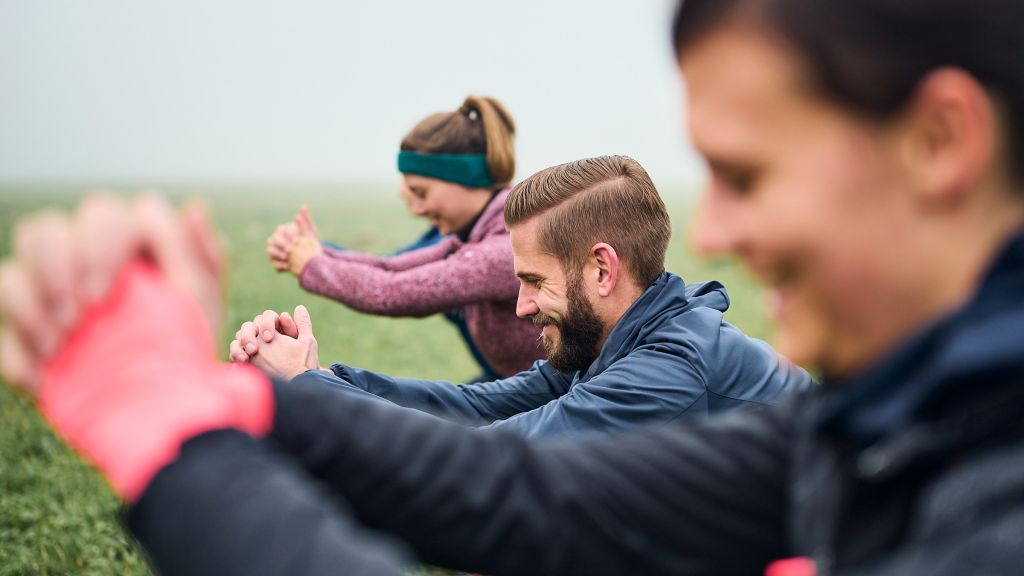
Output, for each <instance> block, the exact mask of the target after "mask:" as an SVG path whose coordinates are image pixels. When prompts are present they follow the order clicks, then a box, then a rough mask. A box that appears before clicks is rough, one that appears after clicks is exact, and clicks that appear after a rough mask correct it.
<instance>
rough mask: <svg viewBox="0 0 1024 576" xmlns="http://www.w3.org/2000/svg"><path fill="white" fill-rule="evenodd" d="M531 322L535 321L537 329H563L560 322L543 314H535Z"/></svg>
mask: <svg viewBox="0 0 1024 576" xmlns="http://www.w3.org/2000/svg"><path fill="white" fill-rule="evenodd" d="M530 320H532V321H533V325H534V326H536V327H537V328H543V327H545V326H554V327H555V328H560V327H561V323H560V322H559V321H558V320H555V319H554V318H552V317H551V316H547V315H545V314H541V313H540V312H538V313H536V314H534V315H533V317H532V318H530Z"/></svg>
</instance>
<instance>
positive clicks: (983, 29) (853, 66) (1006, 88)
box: [672, 0, 1024, 184]
mask: <svg viewBox="0 0 1024 576" xmlns="http://www.w3.org/2000/svg"><path fill="white" fill-rule="evenodd" d="M733 17H740V18H747V19H751V18H753V19H755V21H756V22H758V23H759V24H761V25H763V26H765V27H766V29H768V30H771V31H773V32H775V33H777V34H779V35H780V36H781V38H782V39H784V40H785V41H787V42H788V43H789V44H790V45H791V46H792V47H794V48H795V49H796V51H797V52H798V53H799V54H800V55H801V57H802V58H803V59H804V61H805V63H806V64H807V67H808V69H809V71H810V74H811V79H812V81H814V82H815V83H816V87H817V88H818V89H819V90H820V91H821V93H822V94H823V95H824V96H825V97H826V98H829V99H831V100H833V101H836V102H838V103H840V104H842V105H845V106H847V107H848V108H850V109H852V110H854V111H856V112H859V113H861V114H865V115H867V116H870V117H876V118H886V117H890V116H892V115H895V114H896V113H898V112H900V111H901V110H902V109H903V108H904V106H905V104H906V103H907V102H908V101H909V100H910V98H911V96H912V95H913V93H914V90H915V88H916V87H917V86H918V84H919V83H920V81H921V80H923V79H924V77H925V76H927V75H928V74H929V73H930V72H932V71H933V70H935V69H937V68H943V67H955V68H959V69H961V70H964V71H966V72H967V73H969V74H971V75H972V76H974V77H975V78H976V79H977V80H978V81H979V82H980V83H981V84H982V85H984V86H985V87H986V89H987V90H988V91H989V94H990V95H992V97H993V98H994V100H995V101H996V103H997V105H999V106H1000V109H1001V111H1002V112H1003V113H1004V114H1005V120H1006V122H1007V128H1008V130H1007V131H1006V133H1007V136H1008V140H1009V142H1008V145H1009V147H1010V156H1009V159H1010V162H1011V163H1012V170H1013V176H1014V178H1015V179H1016V181H1017V182H1018V183H1021V184H1024V33H1022V32H1021V30H1024V1H1022V0H682V1H681V2H680V3H679V6H678V8H677V11H676V17H675V20H674V22H673V27H672V37H673V43H674V46H675V50H676V54H677V55H679V54H681V53H682V52H684V51H685V50H686V49H687V47H689V46H690V45H691V44H693V43H694V42H695V41H696V40H697V39H698V38H699V37H700V36H701V35H703V34H704V33H706V32H708V31H710V30H711V29H712V28H713V27H714V26H715V25H717V24H719V23H721V22H723V21H725V20H728V19H730V18H733Z"/></svg>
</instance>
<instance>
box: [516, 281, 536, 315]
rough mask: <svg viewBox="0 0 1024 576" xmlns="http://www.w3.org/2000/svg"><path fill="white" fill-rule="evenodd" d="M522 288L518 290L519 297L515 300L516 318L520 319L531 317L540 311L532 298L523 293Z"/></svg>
mask: <svg viewBox="0 0 1024 576" xmlns="http://www.w3.org/2000/svg"><path fill="white" fill-rule="evenodd" d="M524 292H525V291H524V290H523V289H522V287H520V288H519V297H518V298H517V299H516V316H518V317H520V318H527V317H529V316H533V315H534V314H536V313H537V312H540V309H539V308H538V307H537V303H536V302H534V300H533V298H531V297H529V295H527V294H525V293H524Z"/></svg>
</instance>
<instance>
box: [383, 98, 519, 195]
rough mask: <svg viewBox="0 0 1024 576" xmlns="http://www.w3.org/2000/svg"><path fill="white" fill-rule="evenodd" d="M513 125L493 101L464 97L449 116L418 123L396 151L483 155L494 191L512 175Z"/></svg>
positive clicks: (438, 114) (513, 156)
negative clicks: (485, 158)
mask: <svg viewBox="0 0 1024 576" xmlns="http://www.w3.org/2000/svg"><path fill="white" fill-rule="evenodd" d="M515 136H516V123H515V121H514V120H513V119H512V115H511V114H509V112H508V110H506V109H505V106H504V105H502V103H501V102H499V101H498V100H497V99H496V98H490V97H487V96H468V97H466V100H465V101H463V102H462V106H460V107H458V108H457V109H455V110H452V111H451V112H438V113H436V114H431V115H430V116H427V117H426V118H424V119H423V120H421V121H420V122H419V123H418V124H416V126H414V127H413V129H412V130H410V131H409V133H408V134H406V135H405V137H404V138H402V144H401V147H400V149H401V150H405V151H408V152H420V153H422V154H485V155H486V156H487V171H488V172H490V174H491V178H492V179H494V182H495V187H496V188H504V187H505V186H508V184H509V183H510V182H512V178H513V177H514V176H515V173H516V148H515Z"/></svg>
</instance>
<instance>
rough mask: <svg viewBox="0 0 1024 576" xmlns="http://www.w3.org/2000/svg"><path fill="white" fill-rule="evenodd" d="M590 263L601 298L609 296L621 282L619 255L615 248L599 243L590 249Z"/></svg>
mask: <svg viewBox="0 0 1024 576" xmlns="http://www.w3.org/2000/svg"><path fill="white" fill-rule="evenodd" d="M590 262H591V264H592V265H593V267H594V272H595V273H596V279H597V293H598V295H599V296H602V297H605V296H609V295H610V294H611V293H612V291H613V290H614V289H615V284H616V283H617V282H618V281H619V255H618V253H616V252H615V248H612V247H611V245H609V244H606V243H604V242H598V243H597V244H594V245H593V246H592V247H591V248H590Z"/></svg>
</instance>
